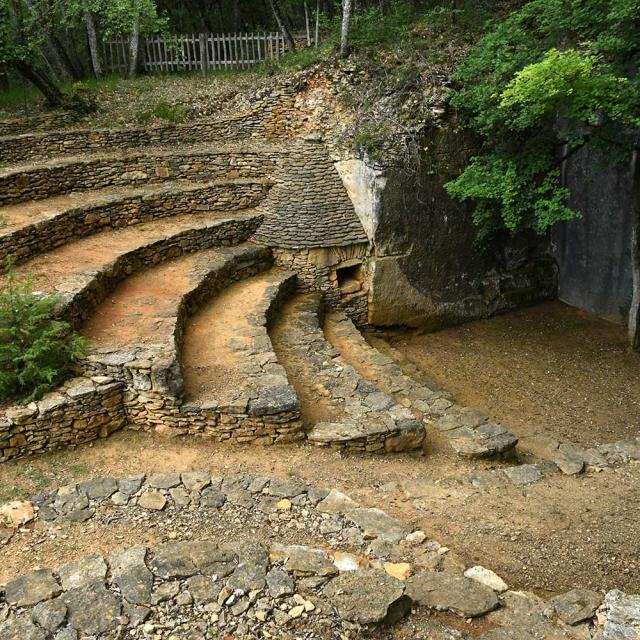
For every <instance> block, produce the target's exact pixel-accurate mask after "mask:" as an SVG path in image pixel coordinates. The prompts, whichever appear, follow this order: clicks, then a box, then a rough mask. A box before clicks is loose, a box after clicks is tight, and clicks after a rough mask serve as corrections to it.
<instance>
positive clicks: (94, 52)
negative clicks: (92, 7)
mask: <svg viewBox="0 0 640 640" xmlns="http://www.w3.org/2000/svg"><path fill="white" fill-rule="evenodd" d="M82 18H83V20H84V25H85V27H86V29H87V38H88V40H89V52H90V53H91V66H92V67H93V73H94V75H95V77H96V78H97V79H98V80H102V78H103V74H102V63H101V62H100V52H99V51H98V36H97V34H96V23H95V22H94V20H93V16H92V15H91V12H90V11H89V10H88V9H85V10H84V11H83V14H82Z"/></svg>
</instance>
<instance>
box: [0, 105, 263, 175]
mask: <svg viewBox="0 0 640 640" xmlns="http://www.w3.org/2000/svg"><path fill="white" fill-rule="evenodd" d="M266 134H267V131H266V129H265V127H264V125H263V124H262V122H261V118H260V114H259V111H258V110H254V111H252V112H250V113H247V114H240V115H237V116H234V117H230V118H227V119H225V120H208V121H207V120H202V121H198V122H191V123H189V124H175V125H166V126H158V127H153V128H131V129H63V130H60V131H49V132H47V133H26V134H22V135H17V136H4V137H0V157H2V159H3V162H5V163H7V164H9V163H11V164H20V163H24V162H28V161H30V160H45V159H47V158H52V157H54V156H62V155H68V156H73V155H77V154H79V153H91V152H94V151H98V150H104V149H109V150H110V151H114V150H116V149H132V148H136V147H154V146H161V145H166V146H168V145H178V144H193V143H196V142H212V143H218V144H220V143H224V142H237V141H238V140H247V139H249V138H252V137H254V136H261V137H263V138H264V137H265V136H266Z"/></svg>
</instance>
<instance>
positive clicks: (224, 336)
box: [183, 270, 300, 415]
mask: <svg viewBox="0 0 640 640" xmlns="http://www.w3.org/2000/svg"><path fill="white" fill-rule="evenodd" d="M295 289H296V275H295V274H293V273H290V272H282V271H277V270H276V271H271V272H269V273H264V274H260V275H258V276H254V277H253V278H251V279H249V280H243V281H241V282H238V283H236V284H234V285H232V286H230V287H228V288H227V289H225V290H224V291H223V292H221V293H220V294H219V295H217V296H216V297H214V298H212V299H211V300H210V301H209V302H208V303H207V304H206V305H205V306H203V307H202V308H201V309H200V310H199V311H198V312H197V313H196V315H195V316H194V317H193V318H192V319H191V321H190V322H189V324H188V325H187V326H186V330H185V336H184V350H183V371H184V376H185V391H186V401H187V404H188V405H189V406H194V407H198V406H199V407H203V406H204V407H207V406H208V407H210V406H215V405H217V406H218V409H219V410H220V411H221V412H222V413H247V414H248V415H270V414H271V415H277V414H281V413H283V412H287V411H294V412H297V411H298V410H299V408H300V405H299V401H298V397H297V395H296V393H295V391H294V389H293V387H292V386H291V385H290V384H289V381H288V379H287V374H286V372H285V370H284V368H283V367H282V366H281V365H280V364H278V361H277V359H276V355H275V353H274V351H273V346H272V344H271V340H270V338H269V335H268V332H267V324H268V322H269V321H270V320H271V319H272V318H273V317H274V315H275V314H276V313H277V311H278V309H279V308H280V305H281V304H282V301H283V300H285V299H286V298H288V297H290V296H291V295H292V294H293V292H294V291H295Z"/></svg>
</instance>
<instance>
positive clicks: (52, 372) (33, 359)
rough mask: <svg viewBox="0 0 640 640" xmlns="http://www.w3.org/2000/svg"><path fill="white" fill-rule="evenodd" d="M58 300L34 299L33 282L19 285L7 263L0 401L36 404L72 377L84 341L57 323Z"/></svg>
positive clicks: (0, 315) (0, 297) (0, 304)
mask: <svg viewBox="0 0 640 640" xmlns="http://www.w3.org/2000/svg"><path fill="white" fill-rule="evenodd" d="M58 303H59V300H58V299H57V298H56V297H54V296H41V295H39V294H36V293H34V291H33V287H32V285H31V282H30V281H29V280H27V281H22V282H21V281H18V278H17V276H16V272H15V269H14V267H13V264H12V262H11V261H10V260H8V261H7V278H6V283H5V284H4V285H3V287H2V289H0V401H7V400H18V401H20V402H25V403H26V402H31V401H32V400H37V399H38V398H40V397H42V395H43V394H45V393H46V392H47V391H49V390H50V389H51V388H53V387H54V386H55V385H56V384H58V383H59V382H60V381H61V380H62V379H63V378H64V377H65V376H67V375H68V374H69V373H71V370H72V366H73V363H74V362H75V361H76V360H77V359H78V358H79V357H80V356H82V355H83V353H84V352H85V349H86V346H85V341H84V339H83V338H82V337H80V336H78V335H77V334H75V333H74V332H72V331H71V329H70V326H69V324H68V323H66V322H62V321H60V320H56V319H54V317H53V312H54V308H55V307H56V305H57V304H58Z"/></svg>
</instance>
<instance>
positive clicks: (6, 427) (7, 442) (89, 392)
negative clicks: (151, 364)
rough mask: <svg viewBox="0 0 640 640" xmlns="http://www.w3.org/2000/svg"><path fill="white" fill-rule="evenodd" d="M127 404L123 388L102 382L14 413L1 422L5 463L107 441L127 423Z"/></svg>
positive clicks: (65, 390) (67, 387)
mask: <svg viewBox="0 0 640 640" xmlns="http://www.w3.org/2000/svg"><path fill="white" fill-rule="evenodd" d="M123 399H124V396H123V385H122V383H121V382H117V381H114V380H113V379H112V378H108V377H104V376H98V377H94V378H74V379H73V380H70V381H68V382H67V383H66V384H64V385H63V386H62V387H60V389H58V390H57V391H56V392H55V393H50V394H47V395H46V396H44V397H43V398H42V400H40V401H38V402H32V403H30V404H28V405H26V406H15V407H11V408H10V409H8V410H7V411H5V412H4V415H3V416H2V417H0V462H5V461H7V460H10V459H12V458H18V457H21V456H25V455H29V454H34V453H43V452H45V451H50V450H53V449H60V448H68V447H71V446H75V445H78V444H82V443H85V442H90V441H92V440H96V439H98V438H105V437H107V436H108V435H109V434H111V433H113V432H114V431H117V430H118V429H121V428H122V427H123V426H124V425H125V423H126V416H125V411H124V404H123Z"/></svg>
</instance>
